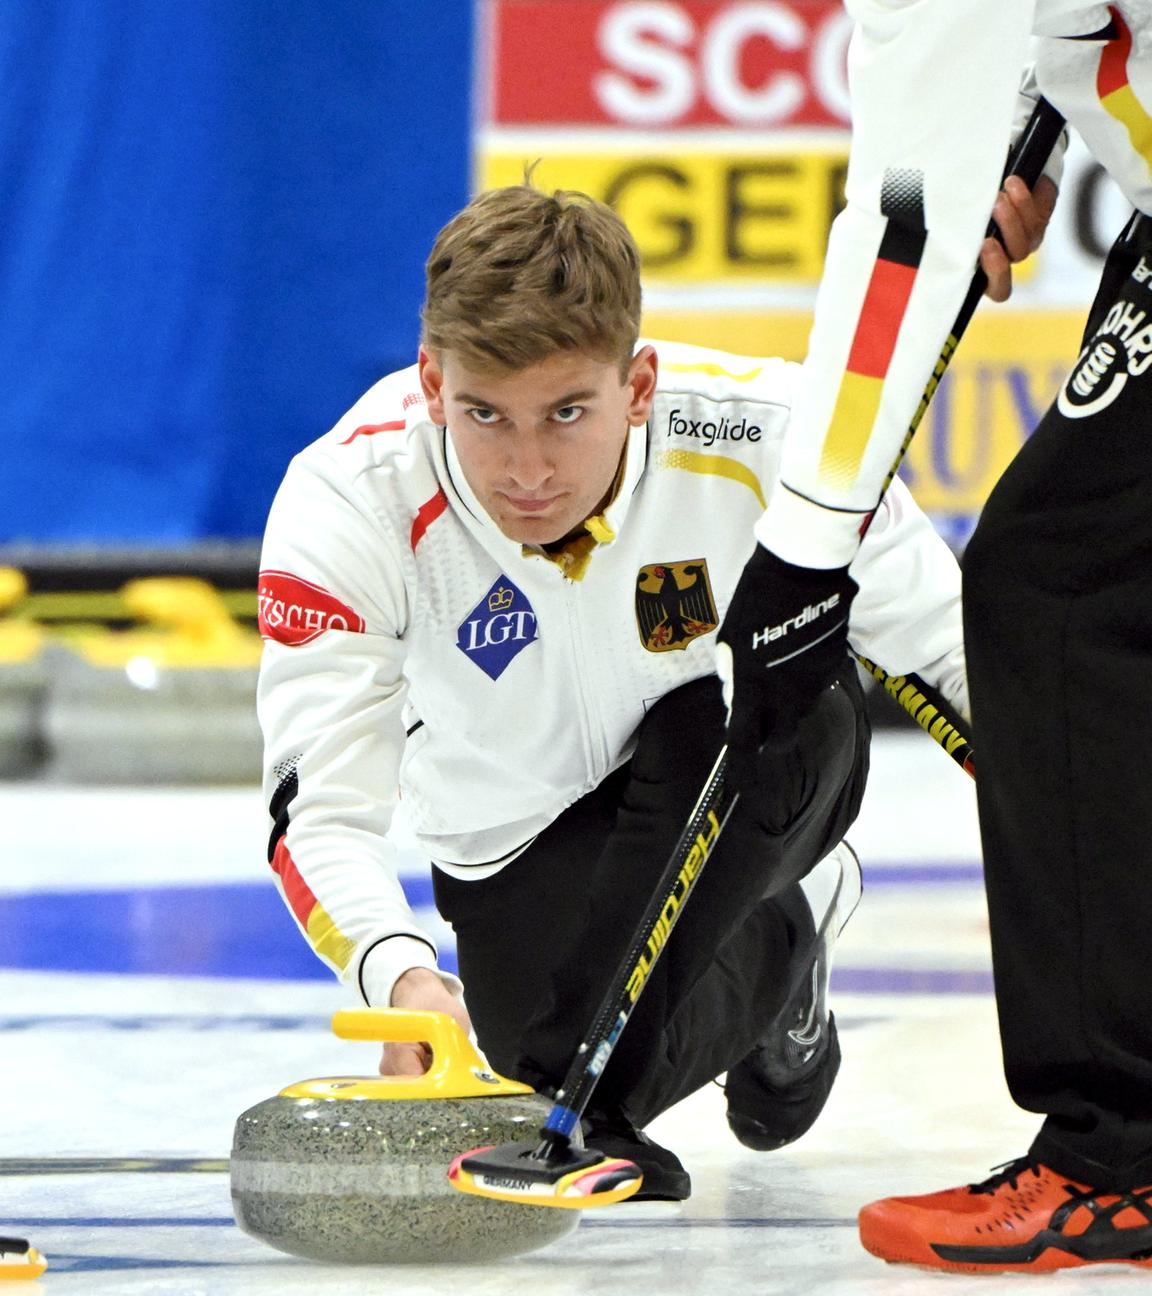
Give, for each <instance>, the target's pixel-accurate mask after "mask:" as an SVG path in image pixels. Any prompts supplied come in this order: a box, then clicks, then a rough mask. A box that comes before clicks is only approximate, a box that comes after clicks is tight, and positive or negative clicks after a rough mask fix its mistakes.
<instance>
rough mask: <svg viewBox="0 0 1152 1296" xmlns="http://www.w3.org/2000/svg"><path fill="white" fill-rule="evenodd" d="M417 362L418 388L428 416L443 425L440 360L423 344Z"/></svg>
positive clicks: (442, 378)
mask: <svg viewBox="0 0 1152 1296" xmlns="http://www.w3.org/2000/svg"><path fill="white" fill-rule="evenodd" d="M417 363H418V365H419V369H420V388H421V390H422V391H423V392H424V399H425V401H426V402H427V404H428V417H429V418H430V419H431V420H432V422H433V423H436V424H438V425H439V426H440V427H445V426H446V425H447V423H448V419H447V416H446V415H445V413H444V370H443V369H441V367H440V361H439V360H438V359H437V358H436V357H435V356H434V355H433V354H432V352H431V351H429V350H428V348H427V347H425V346H423V345H422V346H421V347H420V358H419V360H418V362H417Z"/></svg>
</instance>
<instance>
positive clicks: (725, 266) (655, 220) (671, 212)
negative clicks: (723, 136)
mask: <svg viewBox="0 0 1152 1296" xmlns="http://www.w3.org/2000/svg"><path fill="white" fill-rule="evenodd" d="M651 142H652V143H655V144H658V143H659V137H654V138H653V140H652V141H651ZM538 159H539V160H538ZM537 160H538V165H537V166H536V168H535V170H534V172H533V182H534V183H535V184H536V186H537V187H538V188H540V189H544V190H551V189H579V190H581V191H582V192H584V193H587V194H590V195H591V196H592V197H593V198H598V199H600V201H601V202H605V203H607V204H608V205H609V206H610V207H613V208H614V209H615V210H616V211H617V212H618V213H619V214H620V216H621V217H622V218H623V220H624V222H625V224H626V225H627V226H628V228H629V229H630V230H631V231H632V234H633V237H634V238H635V239H636V242H637V244H638V246H639V248H640V253H641V256H642V258H643V263H644V273H645V277H646V279H648V280H649V281H652V282H658V281H671V282H676V283H696V284H700V283H709V284H720V283H733V282H739V283H745V284H747V283H750V282H760V283H765V282H775V283H789V284H815V283H816V282H817V280H818V279H819V277H820V270H821V267H822V266H823V264H824V248H825V246H826V245H827V242H828V229H829V226H830V225H831V223H832V220H833V217H834V216H835V215H836V212H837V211H838V210H839V208H840V205H841V204H842V202H843V191H844V175H845V169H846V165H847V153H846V152H838V151H836V152H830V153H826V154H825V153H800V152H797V151H795V150H792V151H788V152H778V153H771V152H767V153H766V152H763V151H756V152H754V151H752V150H751V149H750V150H749V151H748V152H701V153H684V152H676V153H668V154H663V153H659V152H640V151H634V152H626V153H619V154H614V153H610V152H598V153H586V152H563V151H561V152H552V151H548V152H545V153H544V154H543V156H541V155H540V154H536V155H532V154H524V155H521V154H512V153H495V152H489V153H481V155H480V156H479V158H478V159H477V167H478V175H477V182H478V184H479V186H480V188H482V189H493V188H498V187H500V186H503V185H514V184H521V183H523V180H524V171H525V168H526V167H527V166H529V165H531V164H532V163H533V162H536V161H537Z"/></svg>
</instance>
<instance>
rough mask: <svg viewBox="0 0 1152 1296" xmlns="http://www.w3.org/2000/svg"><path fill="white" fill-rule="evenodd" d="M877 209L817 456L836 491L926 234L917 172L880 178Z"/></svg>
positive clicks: (849, 470) (864, 423)
mask: <svg viewBox="0 0 1152 1296" xmlns="http://www.w3.org/2000/svg"><path fill="white" fill-rule="evenodd" d="M881 211H882V213H883V214H884V215H885V216H886V217H887V218H888V220H887V223H886V225H885V227H884V233H883V235H882V236H881V239H880V248H879V251H878V253H877V256H876V263H875V265H874V266H873V267H872V276H871V278H870V280H869V283H868V289H867V291H866V292H865V294H864V304H863V306H862V307H861V309H860V316H859V318H858V319H857V321H856V331H855V334H854V335H853V338H852V346H851V348H850V350H849V352H848V365H847V368H846V369H845V371H844V376H843V378H842V379H841V381H840V390H839V392H838V393H837V396H836V404H835V406H834V408H833V411H832V418H831V420H830V422H829V426H828V435H827V437H826V438H825V440H824V450H823V453H822V455H821V458H820V475H821V477H822V478H823V479H824V480H825V481H827V482H829V483H830V484H832V485H836V486H842V487H843V486H851V485H852V483H853V482H854V481H855V480H856V477H857V474H858V473H859V471H860V464H861V462H862V460H863V458H864V452H865V450H866V449H867V448H868V442H869V440H870V439H871V436H872V429H873V426H874V425H875V423H876V414H877V412H878V410H879V408H880V397H881V395H882V393H883V390H884V379H885V378H886V377H887V374H888V366H889V365H890V364H891V362H892V354H893V352H894V351H895V349H896V340H897V338H898V337H899V336H900V326H901V325H902V324H903V322H904V316H905V313H906V312H907V309H908V302H909V299H910V298H911V296H912V288H913V286H914V284H915V283H916V275H917V272H918V271H919V268H920V261H921V258H922V257H923V255H924V242H925V239H926V237H927V234H926V231H925V228H924V202H923V178H922V177H921V175H920V174H919V172H913V171H898V170H891V171H889V172H887V173H886V174H885V177H884V186H883V190H882V193H881Z"/></svg>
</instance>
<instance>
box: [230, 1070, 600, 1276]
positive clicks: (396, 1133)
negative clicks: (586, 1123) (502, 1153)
mask: <svg viewBox="0 0 1152 1296" xmlns="http://www.w3.org/2000/svg"><path fill="white" fill-rule="evenodd" d="M550 1108H551V1104H550V1103H549V1102H548V1100H547V1099H545V1098H542V1097H540V1096H539V1095H536V1094H525V1095H507V1096H501V1097H479V1098H451V1099H418V1100H389V1101H373V1100H365V1099H360V1100H341V1099H321V1100H317V1099H306V1098H286V1097H283V1096H281V1097H277V1098H270V1099H268V1100H267V1101H265V1102H262V1103H259V1104H257V1105H256V1106H255V1107H252V1108H250V1109H249V1110H248V1111H246V1112H245V1113H244V1114H243V1115H242V1116H241V1117H240V1119H239V1120H238V1121H237V1123H236V1132H235V1138H234V1141H233V1148H232V1164H231V1173H232V1202H233V1207H234V1210H235V1214H236V1221H237V1223H238V1224H239V1225H240V1227H241V1228H242V1229H244V1231H245V1232H246V1233H250V1234H251V1235H252V1236H253V1237H256V1238H259V1239H260V1240H261V1241H262V1242H266V1243H268V1245H270V1246H273V1247H276V1248H277V1249H278V1250H281V1251H287V1252H289V1253H290V1254H291V1255H297V1256H305V1257H307V1258H309V1259H314V1260H325V1261H337V1262H344V1263H349V1264H373V1263H375V1264H391V1263H404V1262H408V1263H417V1264H428V1263H436V1262H441V1261H442V1262H445V1263H461V1262H469V1261H475V1262H482V1261H489V1260H498V1259H501V1258H503V1257H506V1256H513V1255H520V1254H523V1253H524V1252H527V1251H532V1250H534V1249H536V1248H538V1247H542V1246H545V1245H547V1244H548V1243H550V1242H554V1241H556V1240H557V1239H559V1238H561V1237H564V1236H565V1235H566V1234H568V1233H571V1232H572V1231H573V1230H574V1229H575V1228H576V1226H577V1224H578V1222H579V1216H580V1212H579V1211H576V1210H557V1209H554V1208H549V1207H543V1206H521V1205H517V1204H515V1203H511V1202H502V1201H494V1200H491V1199H488V1198H484V1197H477V1196H470V1195H465V1194H463V1193H460V1192H457V1191H456V1190H455V1189H453V1188H452V1187H451V1186H450V1185H449V1183H448V1177H447V1168H448V1165H449V1162H450V1161H451V1160H452V1159H453V1157H455V1156H458V1155H459V1154H460V1153H461V1152H468V1151H471V1150H472V1149H473V1148H476V1147H483V1146H487V1145H490V1144H501V1143H507V1142H513V1141H517V1140H526V1139H531V1138H533V1137H534V1136H535V1133H536V1131H537V1129H538V1128H539V1127H540V1125H541V1124H542V1123H543V1121H544V1118H545V1117H546V1116H547V1114H548V1112H549V1110H550Z"/></svg>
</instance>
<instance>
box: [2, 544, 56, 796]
mask: <svg viewBox="0 0 1152 1296" xmlns="http://www.w3.org/2000/svg"><path fill="white" fill-rule="evenodd" d="M27 592H28V583H27V581H25V579H24V576H23V573H22V572H18V571H16V570H15V568H12V567H0V612H8V611H9V610H10V609H11V608H12V607H14V606H15V605H16V604H17V603H19V602H20V600H21V599H22V598H23V597H24V595H25V594H27ZM43 646H44V632H43V631H42V630H41V629H40V627H39V626H38V625H36V624H34V623H33V622H32V621H26V620H22V619H20V618H19V617H12V616H8V617H5V618H4V619H3V620H0V778H11V777H12V776H13V775H16V774H28V773H30V772H31V771H32V770H34V769H35V768H36V767H37V766H38V765H39V764H41V763H42V761H43V760H44V755H45V746H44V738H43V733H42V719H41V710H42V705H43V700H44V689H45V683H46V677H45V673H44V663H43V659H42V657H41V650H42V649H43Z"/></svg>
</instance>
